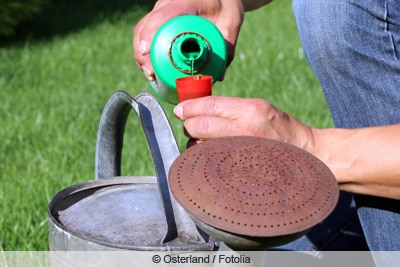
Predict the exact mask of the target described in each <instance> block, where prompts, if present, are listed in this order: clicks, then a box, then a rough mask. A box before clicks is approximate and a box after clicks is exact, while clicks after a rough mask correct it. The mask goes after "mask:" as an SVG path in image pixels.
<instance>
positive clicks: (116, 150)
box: [48, 91, 215, 251]
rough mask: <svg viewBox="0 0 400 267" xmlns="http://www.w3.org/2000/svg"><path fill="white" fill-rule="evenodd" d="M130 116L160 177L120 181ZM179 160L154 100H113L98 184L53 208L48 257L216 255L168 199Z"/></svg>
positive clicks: (102, 129)
mask: <svg viewBox="0 0 400 267" xmlns="http://www.w3.org/2000/svg"><path fill="white" fill-rule="evenodd" d="M131 110H134V111H135V112H136V114H137V116H138V118H139V120H140V122H141V124H142V126H143V129H144V133H145V135H146V139H147V143H148V146H149V148H150V152H151V156H152V159H153V163H154V167H155V173H156V176H125V177H122V176H120V167H121V152H122V145H123V135H124V127H125V124H126V121H127V118H128V115H129V113H130V111H131ZM179 154H180V152H179V149H178V145H177V143H176V139H175V136H174V134H173V132H172V129H171V126H170V124H169V121H168V119H167V117H166V115H165V113H164V110H163V109H162V107H161V105H160V104H159V103H158V101H157V100H156V99H155V98H154V97H153V96H152V95H151V94H149V93H141V94H139V95H138V96H137V97H135V98H133V97H131V96H130V95H128V94H127V93H126V92H123V91H117V92H115V93H114V94H113V95H112V96H111V97H110V99H109V100H108V102H107V104H106V106H105V108H104V111H103V113H102V116H101V119H100V124H99V129H98V134H97V143H96V155H95V179H94V180H92V181H88V182H84V183H80V184H77V185H73V186H70V187H68V188H65V189H64V190H62V191H60V192H58V193H57V194H56V195H55V196H54V198H53V199H52V200H51V202H50V203H49V206H48V214H49V219H48V221H49V242H50V250H52V251H80V250H81V251H98V250H140V251H151V250H157V251H160V250H161V251H166V250H168V251H194V250H201V251H207V250H213V249H215V242H214V241H212V240H211V239H209V237H208V236H207V235H206V234H204V233H203V232H201V231H199V230H198V228H197V227H196V225H195V224H194V222H193V221H192V220H191V218H190V217H189V216H188V214H187V213H186V212H185V211H184V209H183V208H182V207H181V206H180V205H179V204H178V203H177V202H176V201H175V199H174V197H173V196H172V194H171V193H170V190H169V185H168V176H167V174H168V171H169V168H170V166H171V165H172V163H173V162H174V160H175V159H176V158H177V157H178V156H179Z"/></svg>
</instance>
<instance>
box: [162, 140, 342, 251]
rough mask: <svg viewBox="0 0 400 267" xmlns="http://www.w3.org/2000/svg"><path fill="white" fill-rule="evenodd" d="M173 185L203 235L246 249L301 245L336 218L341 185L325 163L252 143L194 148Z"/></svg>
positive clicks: (275, 145) (282, 147) (179, 163)
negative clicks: (331, 216)
mask: <svg viewBox="0 0 400 267" xmlns="http://www.w3.org/2000/svg"><path fill="white" fill-rule="evenodd" d="M169 183H170V189H171V191H172V194H173V195H174V197H175V199H176V200H177V201H178V203H180V204H181V205H182V207H183V208H184V209H185V210H186V211H187V212H188V213H189V214H190V215H191V217H192V219H194V221H195V222H196V223H197V224H198V226H199V227H200V228H201V229H202V230H204V231H205V232H207V233H208V234H210V235H214V236H215V237H218V238H219V239H220V240H221V241H224V242H226V243H227V245H228V246H229V244H231V245H232V244H233V245H232V246H233V247H238V248H240V249H249V248H255V247H257V248H258V247H262V246H275V245H280V244H282V243H287V242H289V241H292V240H293V239H296V238H298V237H300V236H301V235H302V234H304V233H305V232H307V231H308V230H309V229H310V228H312V227H313V226H314V225H316V224H318V223H319V222H321V221H322V220H323V219H325V218H326V217H327V216H328V215H329V214H330V213H331V212H332V211H333V209H334V208H335V206H336V204H337V201H338V197H339V189H338V184H337V182H336V179H335V177H334V176H333V174H332V172H331V171H330V170H329V168H328V167H327V166H326V165H325V164H324V163H323V162H321V161H320V160H319V159H317V158H316V157H314V156H313V155H311V154H310V153H308V152H306V151H304V150H302V149H300V148H297V147H295V146H292V145H289V144H286V143H282V142H278V141H274V140H270V139H266V138H260V137H249V136H236V137H224V138H217V139H212V140H209V141H205V142H203V143H200V144H198V145H195V146H193V147H191V148H189V149H188V150H186V151H185V152H183V153H182V154H181V155H180V156H178V158H177V159H176V160H175V162H174V163H173V165H172V166H171V168H170V172H169ZM238 238H239V239H241V241H239V242H238V241H237V240H236V239H238ZM254 240H256V241H257V242H256V244H253V242H250V243H249V244H247V243H246V242H247V241H254ZM271 241H272V242H271ZM236 243H238V244H236Z"/></svg>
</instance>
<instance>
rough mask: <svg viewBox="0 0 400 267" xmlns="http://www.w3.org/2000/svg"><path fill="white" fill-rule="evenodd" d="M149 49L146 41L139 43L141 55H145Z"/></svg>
mask: <svg viewBox="0 0 400 267" xmlns="http://www.w3.org/2000/svg"><path fill="white" fill-rule="evenodd" d="M146 49H147V42H146V41H145V40H141V41H140V43H139V53H140V54H142V55H144V54H145V53H146Z"/></svg>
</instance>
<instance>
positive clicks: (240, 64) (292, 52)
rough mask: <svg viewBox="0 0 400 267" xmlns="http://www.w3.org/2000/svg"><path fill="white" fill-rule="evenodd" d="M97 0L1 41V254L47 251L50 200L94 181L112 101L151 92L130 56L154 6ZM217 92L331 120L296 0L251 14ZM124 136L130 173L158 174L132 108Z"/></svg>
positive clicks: (178, 128)
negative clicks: (306, 50) (102, 120)
mask: <svg viewBox="0 0 400 267" xmlns="http://www.w3.org/2000/svg"><path fill="white" fill-rule="evenodd" d="M90 2H91V1H54V3H56V4H54V5H55V6H48V7H47V10H45V11H44V12H45V13H44V15H42V16H41V17H40V19H37V20H36V21H34V22H32V24H31V25H30V26H31V27H30V28H31V29H33V30H34V32H30V33H29V34H25V35H24V34H23V33H24V29H25V33H26V29H27V28H26V26H25V28H21V31H22V33H20V35H18V36H17V37H16V38H15V39H14V40H12V41H9V42H7V43H3V45H2V46H1V47H0V104H1V105H0V122H1V128H0V210H1V215H0V227H1V229H0V250H47V249H48V241H47V239H48V237H47V236H48V228H47V205H48V203H49V201H50V200H51V198H52V197H53V196H54V195H55V194H56V193H57V192H58V191H60V190H61V189H63V188H65V187H68V186H70V185H73V184H76V183H79V182H83V181H87V180H91V179H93V168H94V150H95V142H96V140H95V139H96V132H97V126H98V122H99V117H100V114H101V112H102V109H103V107H104V104H105V102H106V101H107V99H108V97H109V96H110V95H111V94H112V93H113V92H114V91H116V90H125V91H127V92H128V93H130V94H131V95H133V96H134V95H136V94H138V93H139V92H141V91H149V90H150V87H149V85H148V83H147V81H146V80H145V78H144V76H143V75H142V74H141V72H140V71H139V70H138V69H137V68H136V65H135V63H134V60H133V56H132V30H133V27H134V25H135V24H136V22H137V21H138V20H139V19H140V18H141V17H142V16H143V15H144V14H145V13H146V12H147V10H149V8H151V5H152V4H148V3H147V4H145V3H146V1H136V2H135V1H119V2H118V3H119V4H118V5H117V4H115V3H114V4H111V3H110V1H98V2H96V3H97V4H96V5H95V6H94V7H93V6H91V5H90ZM85 3H86V4H85ZM77 9H79V10H80V13H78V14H76V10H77ZM79 16H80V17H79ZM79 18H80V19H79ZM214 88H215V90H214V92H215V94H218V95H231V96H242V97H261V98H265V99H268V100H269V101H271V102H272V103H274V104H275V105H277V106H279V107H280V108H282V109H283V110H285V111H287V112H290V113H291V114H293V115H294V116H296V117H297V118H299V119H301V120H303V121H305V122H307V123H309V124H310V125H312V126H316V127H327V126H331V125H332V124H331V120H330V115H329V111H328V109H327V107H326V104H325V101H324V98H323V95H322V93H321V91H320V89H319V85H318V83H317V81H316V79H315V77H314V75H313V74H312V72H311V70H310V69H309V67H308V65H307V62H306V59H305V58H304V55H303V53H302V51H301V45H300V42H299V40H298V35H297V30H296V25H295V22H294V18H293V15H292V11H291V7H290V1H284V0H283V1H276V2H274V3H273V4H271V5H270V6H268V7H264V8H262V9H260V10H257V11H255V12H252V13H248V14H246V21H245V24H244V25H243V28H242V33H241V36H240V40H239V44H238V47H237V52H236V58H235V60H234V62H233V63H232V65H231V67H230V69H229V70H228V72H227V75H226V78H225V81H224V82H221V83H217V84H216V85H215V86H214ZM162 104H163V106H164V107H165V109H166V112H167V115H168V116H169V118H170V120H171V123H172V126H173V129H174V131H175V134H176V136H177V139H178V142H179V144H180V146H181V147H182V148H183V147H184V144H185V141H186V139H185V137H184V135H183V133H182V123H181V122H179V121H178V120H176V119H174V117H173V115H172V108H173V106H171V105H169V104H166V103H162ZM125 137H126V138H125V150H124V156H123V174H125V175H149V174H150V175H152V174H153V173H154V171H153V169H152V164H151V158H150V156H149V153H148V149H147V145H146V142H145V139H144V136H143V133H142V130H141V128H140V125H139V123H138V120H137V119H136V118H135V116H134V115H133V114H132V115H131V117H130V118H129V121H128V125H127V128H126V133H125Z"/></svg>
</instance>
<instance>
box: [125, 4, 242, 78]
mask: <svg viewBox="0 0 400 267" xmlns="http://www.w3.org/2000/svg"><path fill="white" fill-rule="evenodd" d="M186 14H192V15H198V16H202V17H205V18H207V19H209V20H210V21H211V22H213V23H214V24H215V25H216V26H217V28H218V29H219V30H220V31H221V33H222V35H223V36H224V38H225V42H226V45H227V49H228V64H227V66H228V65H229V63H230V62H231V61H232V60H233V56H234V53H235V46H236V42H237V37H238V34H239V30H240V27H241V25H242V22H243V18H244V9H243V5H242V2H241V0H208V1H198V0H186V1H178V0H159V1H157V2H156V4H155V6H154V8H153V10H152V11H151V12H150V13H148V14H147V15H146V16H145V17H144V18H142V19H141V21H139V23H138V24H137V25H136V27H135V29H134V36H133V50H134V56H135V60H136V64H137V65H138V67H139V68H140V69H141V70H142V71H143V73H144V75H145V76H146V78H147V79H148V80H150V81H153V80H154V79H155V74H154V70H153V67H152V65H151V61H150V45H151V42H152V39H153V36H154V34H155V33H156V31H157V30H158V28H159V27H160V26H161V25H162V24H164V23H165V22H166V21H168V20H169V19H171V18H173V17H176V16H180V15H186ZM221 79H222V77H221Z"/></svg>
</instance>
